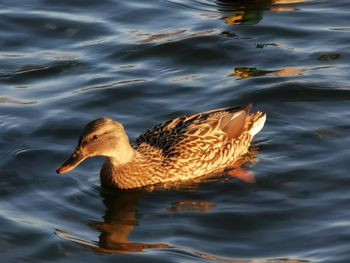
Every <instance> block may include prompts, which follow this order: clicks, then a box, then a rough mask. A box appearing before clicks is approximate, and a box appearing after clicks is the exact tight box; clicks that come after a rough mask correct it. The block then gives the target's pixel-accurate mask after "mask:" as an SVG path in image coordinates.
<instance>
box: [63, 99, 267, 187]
mask: <svg viewBox="0 0 350 263" xmlns="http://www.w3.org/2000/svg"><path fill="white" fill-rule="evenodd" d="M251 108H252V104H251V103H249V104H247V105H244V106H238V107H233V108H223V109H216V110H211V111H207V112H202V113H196V114H189V115H185V116H181V117H178V118H175V119H171V120H168V121H165V122H164V123H161V124H159V125H157V126H155V127H153V128H150V129H148V130H146V131H145V132H144V133H142V134H141V135H139V136H138V137H137V139H136V142H135V143H134V144H132V143H130V140H129V137H128V135H127V133H126V131H125V129H124V126H123V125H122V124H121V123H119V122H118V121H115V120H113V119H111V118H100V119H96V120H93V121H91V122H89V123H88V124H87V125H86V126H85V127H84V128H83V130H82V133H81V136H80V138H79V142H78V145H77V146H76V148H75V150H74V152H73V154H72V155H71V156H70V157H69V158H68V159H67V160H66V161H65V162H64V163H63V164H62V165H61V166H60V167H59V168H58V169H57V173H59V174H62V173H67V172H69V171H71V170H73V169H75V168H76V167H77V166H79V165H80V164H81V163H82V162H83V161H84V160H86V159H88V158H90V157H94V156H104V157H106V158H105V162H104V164H103V166H102V168H101V171H100V180H101V186H102V187H103V188H119V189H133V188H141V187H145V186H151V185H159V184H169V183H176V182H183V181H189V180H192V179H197V178H200V177H201V176H207V175H209V174H217V173H220V172H222V171H224V170H225V168H227V167H230V166H231V165H233V164H234V163H235V162H236V161H237V160H238V159H239V158H240V157H241V156H243V155H244V154H246V153H247V152H248V149H249V146H250V144H251V142H252V140H253V138H254V136H255V135H256V134H257V133H258V132H260V131H261V129H262V128H263V126H264V124H265V121H266V113H264V112H261V111H256V112H255V113H251Z"/></svg>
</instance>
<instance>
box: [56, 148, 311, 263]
mask: <svg viewBox="0 0 350 263" xmlns="http://www.w3.org/2000/svg"><path fill="white" fill-rule="evenodd" d="M258 151H259V148H258V147H251V149H250V151H249V153H248V154H246V155H245V156H243V157H242V159H241V160H239V161H238V162H236V164H235V165H234V166H232V167H230V168H229V171H228V172H227V173H228V176H229V177H231V176H234V177H236V176H235V174H234V173H235V171H237V170H238V171H239V173H238V174H239V176H238V179H241V180H242V175H241V174H242V173H243V174H246V173H249V172H248V171H247V170H245V168H247V167H251V166H252V165H253V164H254V163H256V162H257V161H258V159H257V158H256V154H257V152H258ZM231 169H232V170H231ZM242 171H245V172H242ZM249 176H251V175H249ZM243 177H244V176H243ZM212 180H218V178H217V177H214V178H212V177H207V178H201V179H200V180H197V181H192V182H190V183H182V184H178V185H171V186H162V187H160V186H159V187H149V188H145V189H143V190H133V191H122V190H114V191H113V192H106V191H102V192H101V196H102V198H103V203H104V205H105V206H106V211H105V214H104V216H103V222H93V223H89V225H90V226H91V227H92V228H93V229H95V230H97V231H98V232H100V234H99V238H98V241H97V242H93V241H89V240H86V239H82V238H79V237H77V236H74V235H71V234H69V233H67V232H64V231H62V230H56V234H57V235H58V236H60V237H61V238H64V239H67V240H70V241H73V242H75V243H78V244H80V245H82V246H84V247H88V248H89V249H91V250H93V251H95V252H97V253H101V254H126V253H135V252H143V251H146V250H149V249H151V250H159V249H162V250H170V251H172V252H171V253H172V254H174V253H175V254H176V253H180V254H187V255H189V254H190V255H192V256H193V257H198V259H201V260H202V259H205V260H209V261H214V262H223V263H224V262H225V263H253V262H259V263H273V262H279V263H281V262H288V263H289V262H293V263H296V262H308V261H305V260H299V259H259V258H254V259H234V258H226V257H218V256H215V255H211V254H208V253H206V252H203V251H198V250H194V249H192V248H189V247H181V246H180V247H179V246H172V245H170V244H165V243H137V242H132V241H130V240H129V237H130V235H131V234H132V232H133V231H134V230H135V227H137V226H138V220H137V217H136V213H137V210H138V206H139V203H140V201H141V200H142V199H143V198H146V197H147V195H149V194H152V193H150V192H152V191H175V190H182V191H195V190H197V188H198V187H199V186H200V185H201V184H203V183H204V182H210V181H212ZM248 182H250V183H251V181H248ZM215 208H216V204H214V203H212V202H210V201H204V200H178V201H174V202H172V203H171V204H169V206H168V208H167V209H166V210H165V211H166V212H167V213H177V212H181V213H182V212H188V214H189V216H190V215H191V213H207V212H213V211H214V212H215Z"/></svg>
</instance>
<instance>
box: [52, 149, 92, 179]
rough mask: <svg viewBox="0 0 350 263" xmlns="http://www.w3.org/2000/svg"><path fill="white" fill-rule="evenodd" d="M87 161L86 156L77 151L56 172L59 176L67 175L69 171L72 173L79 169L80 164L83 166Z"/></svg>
mask: <svg viewBox="0 0 350 263" xmlns="http://www.w3.org/2000/svg"><path fill="white" fill-rule="evenodd" d="M85 159H86V157H85V155H84V154H83V153H82V152H81V151H79V150H76V151H75V152H74V153H73V154H72V156H71V157H69V159H68V160H67V161H65V162H64V163H63V164H62V165H61V166H60V167H59V168H58V169H57V170H56V172H57V173H58V174H63V173H67V172H69V171H72V170H73V169H74V168H75V167H77V166H78V165H79V164H81V163H82V162H83V161H84V160H85Z"/></svg>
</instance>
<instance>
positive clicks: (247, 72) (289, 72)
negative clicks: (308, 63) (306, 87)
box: [230, 66, 332, 79]
mask: <svg viewBox="0 0 350 263" xmlns="http://www.w3.org/2000/svg"><path fill="white" fill-rule="evenodd" d="M330 68H332V67H331V66H324V67H314V68H300V67H287V68H283V69H277V70H262V69H257V68H249V67H239V68H235V71H234V72H233V73H232V74H231V75H230V76H234V77H237V78H239V79H248V78H254V77H262V76H275V77H294V76H300V75H303V74H305V73H307V72H308V71H314V70H327V69H330Z"/></svg>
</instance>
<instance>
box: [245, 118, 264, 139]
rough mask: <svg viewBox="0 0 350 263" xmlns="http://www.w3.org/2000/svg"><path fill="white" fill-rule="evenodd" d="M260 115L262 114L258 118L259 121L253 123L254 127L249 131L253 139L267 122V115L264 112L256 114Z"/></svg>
mask: <svg viewBox="0 0 350 263" xmlns="http://www.w3.org/2000/svg"><path fill="white" fill-rule="evenodd" d="M258 113H260V116H258V117H257V119H255V120H254V121H253V125H252V127H251V128H250V130H249V133H250V135H251V136H252V137H254V136H255V135H256V134H257V133H258V132H260V131H261V129H262V128H263V127H264V124H265V121H266V114H265V113H262V112H257V113H255V114H258Z"/></svg>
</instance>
